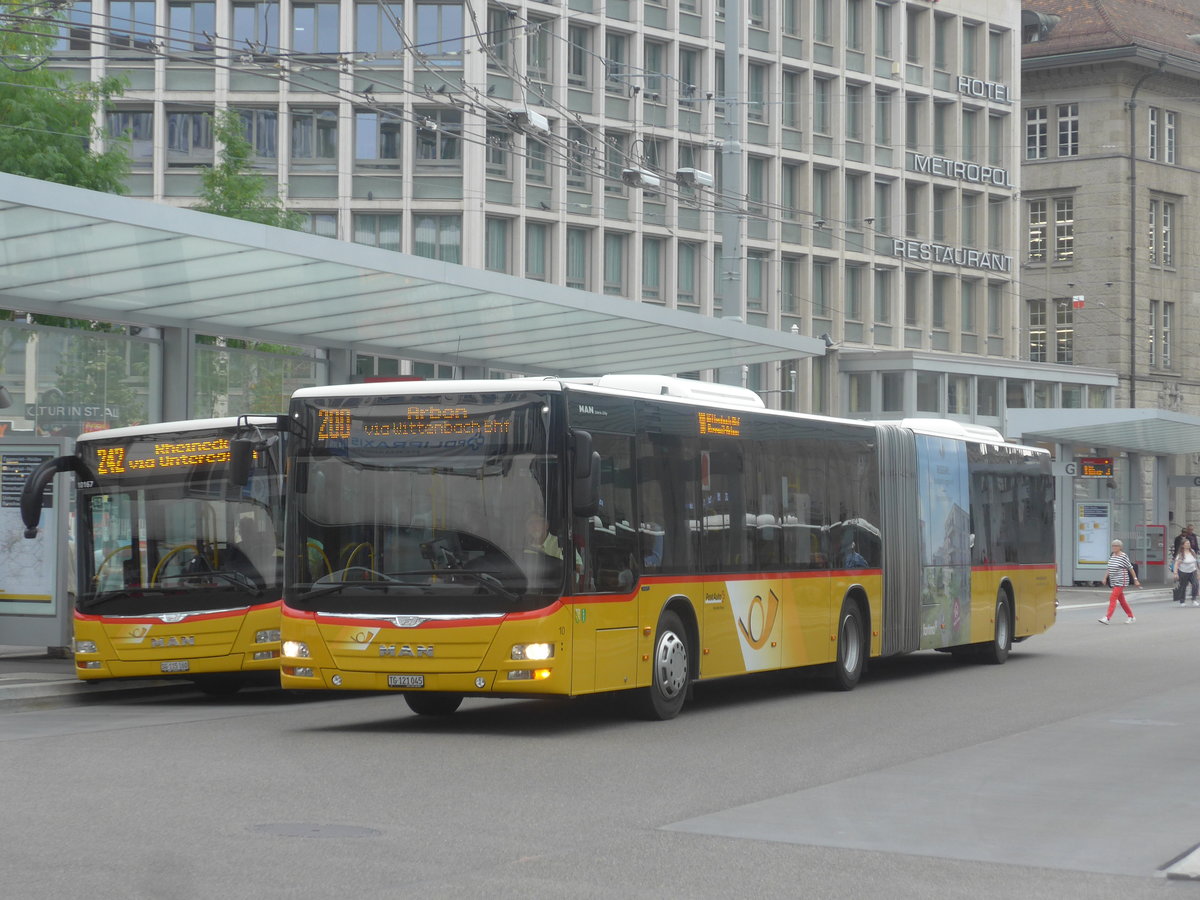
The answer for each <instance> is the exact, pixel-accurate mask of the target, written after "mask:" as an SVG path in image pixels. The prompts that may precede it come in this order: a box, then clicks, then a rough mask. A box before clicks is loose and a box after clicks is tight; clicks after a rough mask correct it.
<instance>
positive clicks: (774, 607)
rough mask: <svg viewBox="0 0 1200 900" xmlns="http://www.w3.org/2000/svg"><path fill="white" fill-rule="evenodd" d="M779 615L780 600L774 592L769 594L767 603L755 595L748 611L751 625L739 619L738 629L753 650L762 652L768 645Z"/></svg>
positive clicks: (747, 616) (759, 595) (747, 614)
mask: <svg viewBox="0 0 1200 900" xmlns="http://www.w3.org/2000/svg"><path fill="white" fill-rule="evenodd" d="M778 613H779V598H778V597H776V596H775V592H774V591H770V592H769V593H768V594H767V600H766V602H765V603H764V602H763V598H762V595H761V594H755V596H754V599H753V600H751V601H750V608H749V609H748V610H746V618H747V619H748V620H749V622H750V624H749V625H747V624H746V623H745V622H743V621H742V620H741V619H738V629H739V630H740V631H741V632H742V637H744V638H745V639H746V643H747V644H749V645H750V647H751V648H752V649H754V650H761V649H762V648H763V646H764V645H765V644H766V643H767V639H768V638H770V636H771V630H772V629H773V628H774V627H775V616H776V615H778Z"/></svg>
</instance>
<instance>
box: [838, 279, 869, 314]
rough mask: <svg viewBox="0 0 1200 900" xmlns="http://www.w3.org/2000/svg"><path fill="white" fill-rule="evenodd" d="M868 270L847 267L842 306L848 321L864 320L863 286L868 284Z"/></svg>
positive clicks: (843, 283)
mask: <svg viewBox="0 0 1200 900" xmlns="http://www.w3.org/2000/svg"><path fill="white" fill-rule="evenodd" d="M866 272H867V270H866V268H865V267H864V266H859V265H847V266H846V268H845V270H844V275H843V282H842V297H843V299H842V306H843V308H844V309H845V313H846V319H847V320H848V321H851V322H861V321H862V319H863V290H864V288H863V285H864V284H865V283H866Z"/></svg>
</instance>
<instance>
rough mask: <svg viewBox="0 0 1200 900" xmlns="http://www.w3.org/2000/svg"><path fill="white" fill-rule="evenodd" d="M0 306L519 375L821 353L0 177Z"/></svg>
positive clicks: (335, 244) (254, 227)
mask: <svg viewBox="0 0 1200 900" xmlns="http://www.w3.org/2000/svg"><path fill="white" fill-rule="evenodd" d="M0 306H2V307H4V308H8V309H17V310H21V311H25V312H34V313H44V314H49V315H56V316H65V317H71V318H80V319H100V320H106V321H117V322H127V323H132V324H144V325H154V326H161V327H179V328H186V329H190V330H193V331H197V332H200V333H204V334H215V335H223V336H226V337H238V338H247V339H253V340H263V341H272V342H276V343H286V344H299V345H307V346H312V347H341V348H353V349H355V350H360V351H363V352H368V353H384V354H389V355H394V356H404V357H415V358H418V359H425V360H430V361H443V362H451V363H455V364H458V365H468V366H482V367H485V368H492V369H499V370H504V371H510V372H524V373H529V374H557V375H596V374H603V373H610V372H612V373H627V372H645V373H658V374H673V373H679V372H690V371H695V370H700V369H713V368H721V367H726V366H737V365H744V364H753V363H760V362H769V361H772V360H780V359H798V358H802V357H808V356H819V355H823V354H824V353H825V342H824V341H822V340H819V339H816V338H812V337H808V336H803V335H798V334H789V333H782V332H779V331H773V330H771V329H767V328H762V327H758V326H752V325H747V324H745V323H743V322H742V321H740V320H729V319H716V318H712V317H709V316H702V315H696V314H693V313H687V312H679V311H676V310H669V309H665V308H662V307H658V306H655V305H652V304H645V303H635V302H631V301H629V300H627V299H622V298H619V297H609V296H605V295H601V294H593V293H589V292H586V291H580V290H574V289H570V288H565V287H560V286H558V285H553V284H546V283H543V282H538V281H532V280H530V279H526V278H519V277H515V276H512V275H504V274H500V273H497V272H489V271H485V270H482V269H474V268H470V267H468V266H462V265H455V264H451V263H444V262H440V261H438V260H432V259H426V258H423V257H417V256H410V255H408V254H404V253H397V252H394V251H390V250H382V249H379V248H376V247H368V246H364V245H361V244H354V243H348V242H345V241H338V240H332V239H330V238H324V237H318V236H315V235H310V234H304V233H300V232H294V231H287V230H284V229H279V228H272V227H270V226H266V225H258V224H255V223H252V222H243V221H240V220H236V219H229V218H223V217H219V216H213V215H208V214H206V213H200V212H196V211H194V210H189V209H179V208H175V207H171V206H166V205H163V204H158V203H154V202H151V201H147V200H141V199H134V198H129V197H119V196H114V195H111V194H102V193H97V192H94V191H87V190H82V189H80V188H72V187H64V186H62V185H57V184H51V183H48V182H43V181H37V180H34V179H29V178H22V177H18V176H15V175H7V174H0Z"/></svg>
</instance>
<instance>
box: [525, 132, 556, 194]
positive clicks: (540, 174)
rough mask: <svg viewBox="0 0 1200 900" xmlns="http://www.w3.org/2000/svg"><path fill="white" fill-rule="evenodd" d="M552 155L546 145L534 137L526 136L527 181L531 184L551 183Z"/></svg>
mask: <svg viewBox="0 0 1200 900" xmlns="http://www.w3.org/2000/svg"><path fill="white" fill-rule="evenodd" d="M549 161H550V155H549V149H548V148H547V146H546V144H545V143H544V142H543V141H542V140H541V139H539V138H536V137H534V136H533V135H526V136H525V180H526V181H527V182H529V183H530V184H549V183H550V165H549Z"/></svg>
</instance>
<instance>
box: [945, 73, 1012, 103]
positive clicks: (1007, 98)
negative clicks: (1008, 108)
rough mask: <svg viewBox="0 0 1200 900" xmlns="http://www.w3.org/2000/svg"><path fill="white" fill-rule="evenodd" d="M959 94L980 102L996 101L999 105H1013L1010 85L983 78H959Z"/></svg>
mask: <svg viewBox="0 0 1200 900" xmlns="http://www.w3.org/2000/svg"><path fill="white" fill-rule="evenodd" d="M958 92H959V93H960V94H962V95H963V96H965V97H977V98H979V99H980V100H995V101H996V102H997V103H1012V95H1011V94H1010V93H1009V90H1008V85H1007V84H1001V83H1000V82H998V81H984V80H983V79H982V78H972V77H971V76H970V75H959V76H958Z"/></svg>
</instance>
